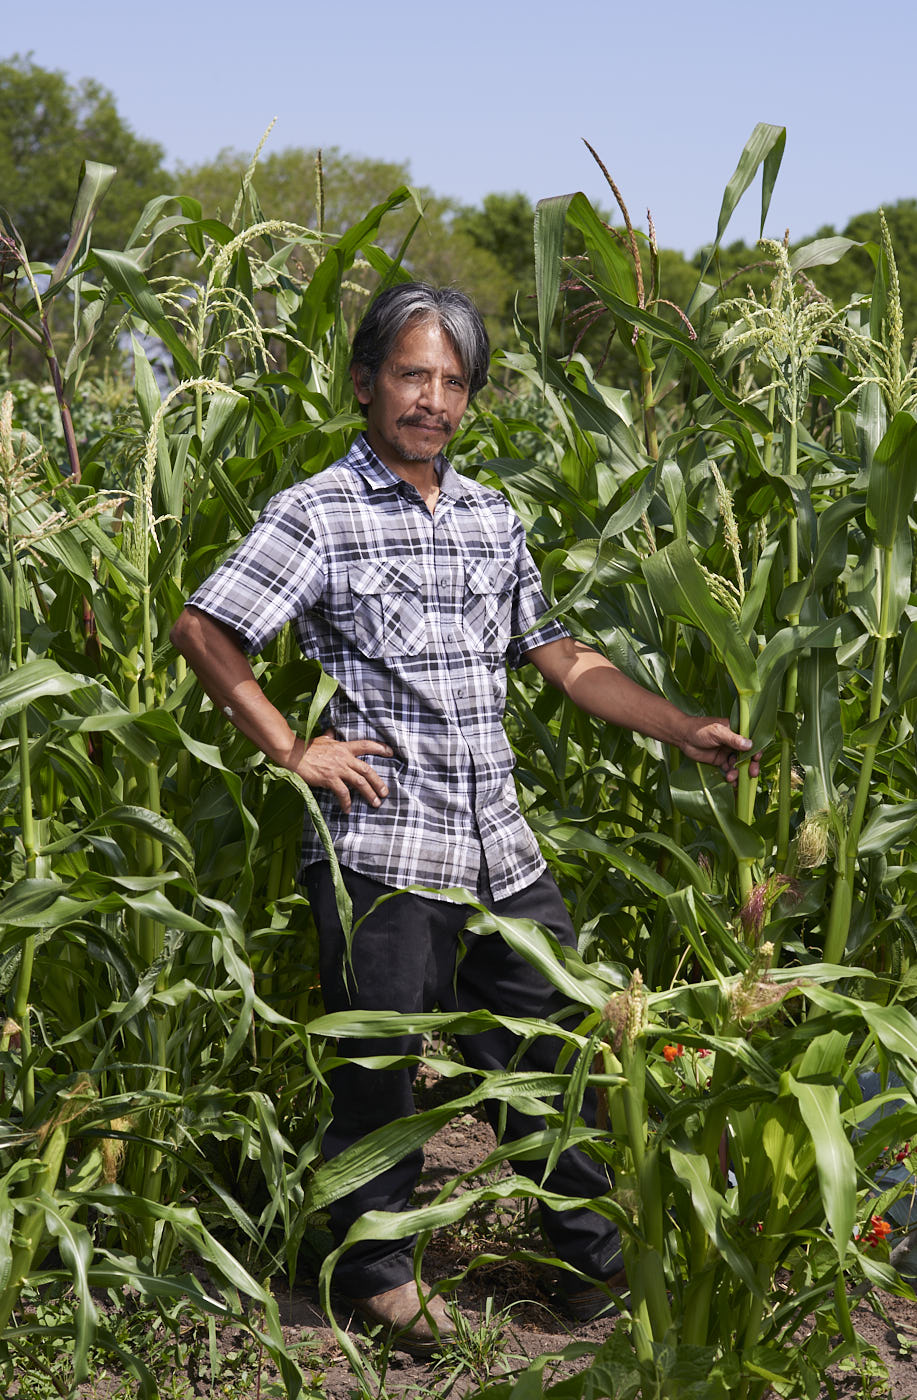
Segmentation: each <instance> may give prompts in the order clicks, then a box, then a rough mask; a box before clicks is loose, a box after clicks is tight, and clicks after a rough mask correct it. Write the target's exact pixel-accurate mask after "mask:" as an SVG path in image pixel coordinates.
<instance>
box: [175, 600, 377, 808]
mask: <svg viewBox="0 0 917 1400" xmlns="http://www.w3.org/2000/svg"><path fill="white" fill-rule="evenodd" d="M170 639H171V641H172V645H173V646H174V647H175V649H176V650H177V651H180V652H181V654H182V656H184V657H185V659H186V660H187V662H188V665H189V666H190V667H191V669H192V670H193V671H194V674H195V675H196V676H197V678H198V680H199V681H200V683H201V685H202V686H203V688H204V690H205V691H206V692H207V694H208V695H209V696H210V698H211V700H212V701H213V703H214V704H215V705H218V706H219V708H220V709H221V710H222V711H223V714H224V715H225V716H226V718H227V719H229V720H231V721H232V723H233V724H234V725H235V726H236V728H237V729H239V730H241V731H242V733H243V734H244V735H245V736H246V738H247V739H250V740H251V741H252V743H253V744H254V745H255V747H256V748H259V749H260V750H261V752H262V753H264V754H266V755H267V757H268V758H269V759H271V760H272V761H273V762H274V763H277V764H279V765H280V767H282V768H288V769H289V770H290V772H292V773H298V774H299V776H300V777H301V778H302V779H303V780H304V781H305V782H307V783H308V784H309V786H310V787H317V788H328V789H329V790H330V791H331V792H333V793H334V795H335V797H336V798H337V800H338V802H339V804H340V806H341V810H342V811H344V812H349V811H350V805H351V789H353V791H354V792H357V793H359V794H360V795H361V797H365V798H366V801H367V802H368V803H369V804H370V806H372V807H378V806H379V803H380V802H381V800H382V798H383V797H387V796H388V788H387V787H386V785H385V783H384V782H383V780H382V778H381V777H380V776H379V774H378V773H377V772H375V770H374V769H373V768H372V767H370V765H369V764H368V763H364V762H363V761H362V759H361V758H360V755H361V754H383V755H391V752H392V750H391V749H390V748H388V747H387V746H386V745H385V744H380V743H377V741H376V740H375V739H354V740H351V741H349V742H347V743H344V742H342V741H341V740H340V739H335V738H334V736H333V735H332V734H331V733H327V734H322V735H320V736H319V737H318V738H316V739H313V740H312V742H311V743H310V744H308V745H306V744H305V743H304V741H303V740H302V739H301V738H300V737H299V736H298V735H297V734H294V732H293V730H292V729H291V728H290V726H289V724H288V723H287V721H286V719H285V718H284V716H283V715H282V714H281V713H280V711H279V710H278V709H277V708H276V706H274V705H272V704H271V702H270V700H268V698H267V696H266V695H265V693H264V691H263V690H262V689H261V686H260V685H259V684H258V682H257V680H256V679H255V675H254V672H253V671H252V668H251V666H250V665H249V661H248V657H247V656H246V655H245V652H244V651H243V650H242V648H241V647H240V646H239V643H238V640H237V638H236V635H235V633H234V632H233V631H232V630H231V628H229V627H224V626H223V624H222V623H219V622H216V621H215V620H214V619H213V618H211V617H208V616H207V614H206V613H204V612H201V611H200V610H199V609H198V608H194V607H190V608H185V610H184V612H182V613H181V615H180V616H179V618H178V620H177V621H176V623H175V625H174V626H173V628H172V631H171V633H170Z"/></svg>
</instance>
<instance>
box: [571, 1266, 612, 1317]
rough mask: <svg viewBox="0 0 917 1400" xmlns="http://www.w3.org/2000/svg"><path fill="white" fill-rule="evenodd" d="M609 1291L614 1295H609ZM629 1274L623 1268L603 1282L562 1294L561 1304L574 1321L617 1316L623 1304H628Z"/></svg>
mask: <svg viewBox="0 0 917 1400" xmlns="http://www.w3.org/2000/svg"><path fill="white" fill-rule="evenodd" d="M609 1293H611V1294H613V1295H614V1296H613V1297H609V1296H608V1295H609ZM628 1301H629V1294H628V1291H627V1275H626V1273H625V1272H624V1270H623V1269H618V1270H617V1272H616V1273H613V1274H610V1275H609V1276H608V1278H606V1279H603V1281H602V1284H601V1285H599V1284H597V1283H595V1284H591V1285H586V1286H585V1287H584V1288H577V1289H573V1290H571V1291H570V1292H566V1293H563V1294H562V1295H561V1304H562V1307H563V1309H564V1311H565V1312H566V1314H567V1316H568V1317H571V1318H572V1319H573V1321H574V1322H594V1321H595V1320H596V1318H599V1317H607V1318H611V1317H617V1315H618V1313H619V1312H620V1309H621V1306H622V1305H623V1306H625V1307H626V1306H627V1303H628Z"/></svg>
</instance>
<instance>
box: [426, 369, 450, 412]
mask: <svg viewBox="0 0 917 1400" xmlns="http://www.w3.org/2000/svg"><path fill="white" fill-rule="evenodd" d="M421 402H422V404H423V406H424V408H426V409H427V411H428V412H429V413H445V411H446V388H445V385H444V384H443V382H442V380H441V379H439V378H438V377H437V376H436V375H435V374H431V375H430V377H429V378H428V379H427V380H426V382H425V384H424V392H423V397H422V399H421Z"/></svg>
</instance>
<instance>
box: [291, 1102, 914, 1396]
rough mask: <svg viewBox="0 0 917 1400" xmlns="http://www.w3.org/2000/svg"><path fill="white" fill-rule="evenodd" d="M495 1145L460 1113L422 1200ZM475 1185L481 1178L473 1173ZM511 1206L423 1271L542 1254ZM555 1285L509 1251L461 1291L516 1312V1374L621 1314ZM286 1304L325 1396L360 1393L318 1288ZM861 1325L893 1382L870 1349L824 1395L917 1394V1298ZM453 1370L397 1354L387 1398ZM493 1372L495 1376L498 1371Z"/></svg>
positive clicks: (464, 1233) (511, 1353) (429, 1258)
mask: <svg viewBox="0 0 917 1400" xmlns="http://www.w3.org/2000/svg"><path fill="white" fill-rule="evenodd" d="M494 1145H495V1143H494V1137H493V1134H492V1133H491V1130H490V1128H489V1126H488V1125H487V1124H486V1123H483V1122H480V1121H479V1120H478V1119H476V1118H474V1117H472V1116H471V1115H470V1114H465V1115H463V1116H462V1117H460V1118H456V1119H454V1120H453V1121H452V1122H451V1123H449V1124H447V1125H446V1127H444V1128H443V1129H441V1130H440V1132H438V1133H437V1134H436V1135H435V1137H433V1138H431V1139H430V1141H429V1142H428V1144H427V1149H426V1157H425V1170H424V1175H423V1179H422V1182H421V1187H420V1192H419V1195H420V1196H421V1197H424V1198H425V1197H427V1196H429V1195H432V1194H433V1192H434V1191H436V1190H438V1189H439V1188H440V1187H441V1186H442V1185H443V1184H444V1183H445V1182H447V1181H449V1180H451V1179H452V1178H453V1177H455V1176H456V1175H458V1174H459V1173H460V1172H466V1171H470V1170H471V1169H472V1168H473V1167H474V1164H475V1162H479V1161H482V1160H483V1159H484V1157H486V1155H487V1154H488V1152H489V1151H491V1150H492V1149H493V1147H494ZM471 1184H472V1185H473V1184H475V1182H474V1179H473V1178H472V1182H471ZM510 1208H511V1209H512V1211H513V1218H512V1219H508V1220H503V1221H501V1220H499V1219H497V1218H494V1217H493V1216H491V1217H490V1218H484V1219H475V1218H473V1217H472V1218H470V1219H469V1221H468V1223H467V1224H466V1225H465V1226H464V1227H463V1228H462V1229H461V1230H457V1231H454V1232H450V1233H445V1232H444V1233H442V1234H441V1235H439V1236H437V1237H435V1238H434V1240H433V1242H432V1243H431V1245H430V1246H429V1248H428V1249H427V1251H426V1253H425V1255H424V1276H425V1278H426V1279H428V1280H429V1281H431V1282H432V1281H433V1280H434V1279H437V1278H442V1277H448V1276H450V1275H454V1274H456V1273H458V1272H460V1271H461V1270H462V1269H464V1268H467V1266H468V1265H469V1264H472V1263H473V1262H474V1260H475V1259H476V1258H477V1257H479V1256H480V1254H482V1253H484V1252H486V1253H497V1252H500V1251H501V1250H502V1249H505V1250H506V1251H507V1253H509V1251H510V1246H509V1244H508V1242H507V1241H508V1240H509V1239H511V1240H512V1241H513V1242H514V1243H515V1246H516V1248H521V1249H525V1248H529V1247H530V1248H531V1249H532V1250H533V1251H535V1252H537V1251H538V1249H539V1247H540V1241H539V1238H538V1235H537V1231H536V1230H535V1227H534V1222H532V1223H531V1226H530V1225H529V1223H528V1222H527V1221H526V1219H525V1218H524V1216H523V1215H522V1214H521V1212H520V1211H519V1210H518V1208H515V1207H512V1206H511V1207H510ZM553 1284H554V1281H553V1280H552V1278H551V1276H550V1275H549V1274H547V1273H546V1272H545V1271H543V1270H539V1269H538V1268H536V1267H535V1266H533V1265H532V1264H529V1263H527V1262H526V1261H523V1260H516V1259H512V1258H506V1259H505V1260H504V1261H503V1262H501V1263H499V1264H488V1265H485V1266H482V1267H481V1268H478V1269H473V1270H472V1271H471V1272H470V1273H469V1274H468V1275H467V1277H466V1278H465V1279H464V1280H463V1281H462V1283H460V1284H459V1286H458V1287H457V1289H456V1292H455V1295H454V1296H455V1299H456V1301H457V1302H458V1304H459V1307H460V1308H461V1310H462V1312H463V1313H464V1314H465V1315H467V1316H469V1317H474V1316H475V1315H481V1314H483V1312H484V1309H485V1307H486V1305H487V1299H488V1297H490V1298H492V1299H493V1304H492V1308H493V1310H494V1311H496V1310H503V1309H506V1310H508V1311H509V1314H510V1322H509V1325H508V1328H507V1332H506V1336H505V1364H506V1366H507V1368H508V1369H509V1370H510V1371H512V1370H515V1369H516V1368H517V1367H520V1366H524V1365H525V1364H526V1358H528V1359H533V1358H535V1357H537V1356H544V1355H546V1354H554V1353H556V1352H560V1351H562V1350H563V1348H564V1347H566V1346H568V1345H569V1344H570V1343H571V1342H576V1341H581V1342H592V1343H595V1342H601V1341H603V1340H604V1339H605V1337H607V1336H608V1335H609V1333H610V1332H611V1331H612V1330H613V1328H614V1327H616V1326H617V1325H618V1322H619V1321H620V1319H618V1318H606V1319H601V1320H599V1321H596V1322H592V1323H589V1324H587V1325H579V1326H576V1327H575V1328H574V1327H573V1326H572V1325H571V1324H569V1323H567V1322H566V1321H565V1320H564V1318H563V1317H562V1315H561V1313H560V1311H559V1308H558V1306H557V1300H556V1297H555V1296H554V1286H553ZM282 1311H283V1318H284V1323H285V1326H286V1327H289V1328H290V1337H291V1340H292V1339H293V1337H295V1335H296V1333H297V1332H299V1331H300V1329H303V1328H307V1329H309V1331H310V1332H311V1334H312V1335H313V1336H314V1338H315V1340H316V1343H317V1344H318V1350H319V1352H320V1355H321V1357H322V1363H323V1369H324V1371H325V1377H324V1384H323V1387H322V1393H323V1394H324V1395H325V1396H327V1397H328V1400H356V1397H357V1396H358V1394H359V1391H358V1389H357V1388H356V1383H355V1378H354V1375H353V1372H352V1371H351V1369H350V1367H349V1365H348V1363H347V1361H346V1358H345V1357H344V1356H343V1354H342V1353H341V1352H340V1349H339V1347H338V1345H337V1342H336V1339H335V1336H334V1332H333V1330H332V1329H331V1328H330V1327H329V1326H328V1323H327V1319H326V1318H325V1317H324V1315H323V1314H322V1312H321V1309H320V1307H319V1304H318V1293H317V1291H316V1290H315V1289H310V1288H308V1287H307V1288H302V1289H296V1290H295V1291H294V1292H293V1293H292V1295H290V1296H289V1297H288V1298H287V1299H286V1301H285V1303H284V1304H283V1305H282ZM336 1317H337V1319H338V1321H339V1322H340V1323H341V1324H342V1325H344V1326H346V1325H347V1324H348V1322H350V1321H351V1319H350V1318H349V1317H348V1315H347V1310H346V1306H344V1307H340V1308H339V1309H338V1310H337V1312H336ZM854 1325H855V1327H856V1330H857V1332H858V1334H859V1335H860V1337H861V1338H862V1339H863V1341H864V1342H865V1343H866V1344H867V1347H868V1348H874V1349H875V1352H876V1353H877V1354H878V1357H879V1358H880V1361H881V1364H882V1365H883V1366H884V1367H885V1368H886V1369H887V1372H888V1388H887V1389H886V1387H885V1381H884V1377H883V1376H882V1373H881V1368H880V1367H875V1365H874V1363H872V1362H870V1361H869V1359H868V1355H867V1359H866V1360H865V1361H864V1363H863V1365H862V1367H861V1368H860V1369H859V1370H856V1369H851V1370H844V1371H836V1372H835V1373H833V1374H832V1377H831V1379H830V1383H826V1384H825V1385H824V1386H823V1387H822V1390H821V1392H820V1397H819V1400H834V1398H835V1397H837V1400H855V1398H857V1400H858V1398H859V1397H877V1396H889V1397H891V1400H917V1304H914V1303H911V1302H909V1301H907V1300H906V1299H901V1298H895V1297H892V1296H891V1295H888V1294H880V1295H877V1296H876V1297H875V1299H873V1300H864V1301H863V1302H862V1303H861V1304H860V1306H859V1307H858V1308H857V1310H856V1312H855V1314H854ZM352 1326H353V1329H354V1331H355V1332H356V1333H358V1332H359V1325H358V1324H357V1323H356V1322H352ZM587 1364H588V1358H586V1360H581V1361H579V1362H578V1363H576V1362H570V1361H567V1362H563V1363H560V1364H559V1365H558V1366H557V1367H555V1368H553V1371H552V1370H551V1369H549V1370H548V1371H546V1373H545V1374H546V1376H548V1375H551V1374H553V1377H554V1379H555V1380H559V1379H561V1378H562V1377H564V1376H567V1375H570V1374H572V1373H573V1372H574V1371H576V1370H577V1369H579V1368H580V1367H583V1366H585V1365H587ZM445 1376H446V1373H445V1371H444V1370H443V1369H442V1368H435V1367H432V1366H431V1365H430V1363H428V1362H421V1361H415V1360H412V1358H411V1357H409V1356H406V1355H404V1354H403V1353H393V1354H392V1355H391V1357H390V1359H389V1362H388V1369H387V1371H386V1374H385V1377H384V1381H385V1387H386V1391H387V1393H388V1395H389V1396H391V1397H396V1396H399V1397H400V1396H404V1397H411V1398H412V1400H414V1397H417V1400H419V1398H420V1397H437V1396H438V1395H440V1394H441V1393H442V1391H441V1389H440V1386H441V1384H442V1382H443V1381H444V1380H445ZM493 1378H494V1379H497V1378H498V1374H496V1375H495V1376H494V1377H493ZM474 1390H475V1385H474V1382H473V1381H472V1380H471V1378H470V1377H468V1378H465V1379H464V1380H463V1381H460V1382H459V1383H457V1384H456V1385H455V1387H454V1388H453V1389H452V1390H451V1391H450V1394H451V1395H452V1396H456V1397H458V1396H464V1395H471V1394H473V1393H474Z"/></svg>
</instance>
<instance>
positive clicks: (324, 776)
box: [284, 729, 392, 813]
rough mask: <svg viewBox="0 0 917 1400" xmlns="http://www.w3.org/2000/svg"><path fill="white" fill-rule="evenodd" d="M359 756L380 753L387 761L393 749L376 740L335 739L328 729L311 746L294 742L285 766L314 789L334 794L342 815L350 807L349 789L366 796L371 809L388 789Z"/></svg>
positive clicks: (379, 801)
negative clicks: (323, 789) (325, 790)
mask: <svg viewBox="0 0 917 1400" xmlns="http://www.w3.org/2000/svg"><path fill="white" fill-rule="evenodd" d="M361 754H380V755H382V756H383V757H385V758H390V757H391V755H392V750H391V749H390V748H388V747H387V745H385V744H380V743H378V742H377V741H376V740H375V739H349V740H343V739H336V738H335V736H334V730H333V729H328V730H326V731H325V733H324V734H320V735H319V736H318V738H316V739H313V740H312V741H311V743H309V744H307V745H305V746H303V743H302V740H297V742H296V743H295V744H294V745H293V748H292V750H291V752H290V760H289V761H288V762H287V763H285V764H284V767H286V768H289V769H290V770H291V771H292V772H294V773H298V774H299V776H300V777H301V778H302V779H303V781H304V782H306V783H308V784H309V786H310V787H313V788H327V789H328V790H329V792H332V793H334V796H335V797H336V798H337V801H338V805H339V807H340V809H341V811H342V812H344V813H347V812H349V811H350V808H351V789H353V791H354V792H355V793H359V795H360V796H361V797H365V799H366V801H367V802H368V803H369V805H370V806H371V807H378V806H379V804H380V803H381V801H382V799H383V797H388V788H387V787H386V785H385V782H384V781H383V779H382V778H381V777H380V776H379V774H378V773H377V772H376V770H375V769H374V768H373V767H372V766H371V765H370V764H368V763H363V762H362V761H361V758H360V755H361Z"/></svg>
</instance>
